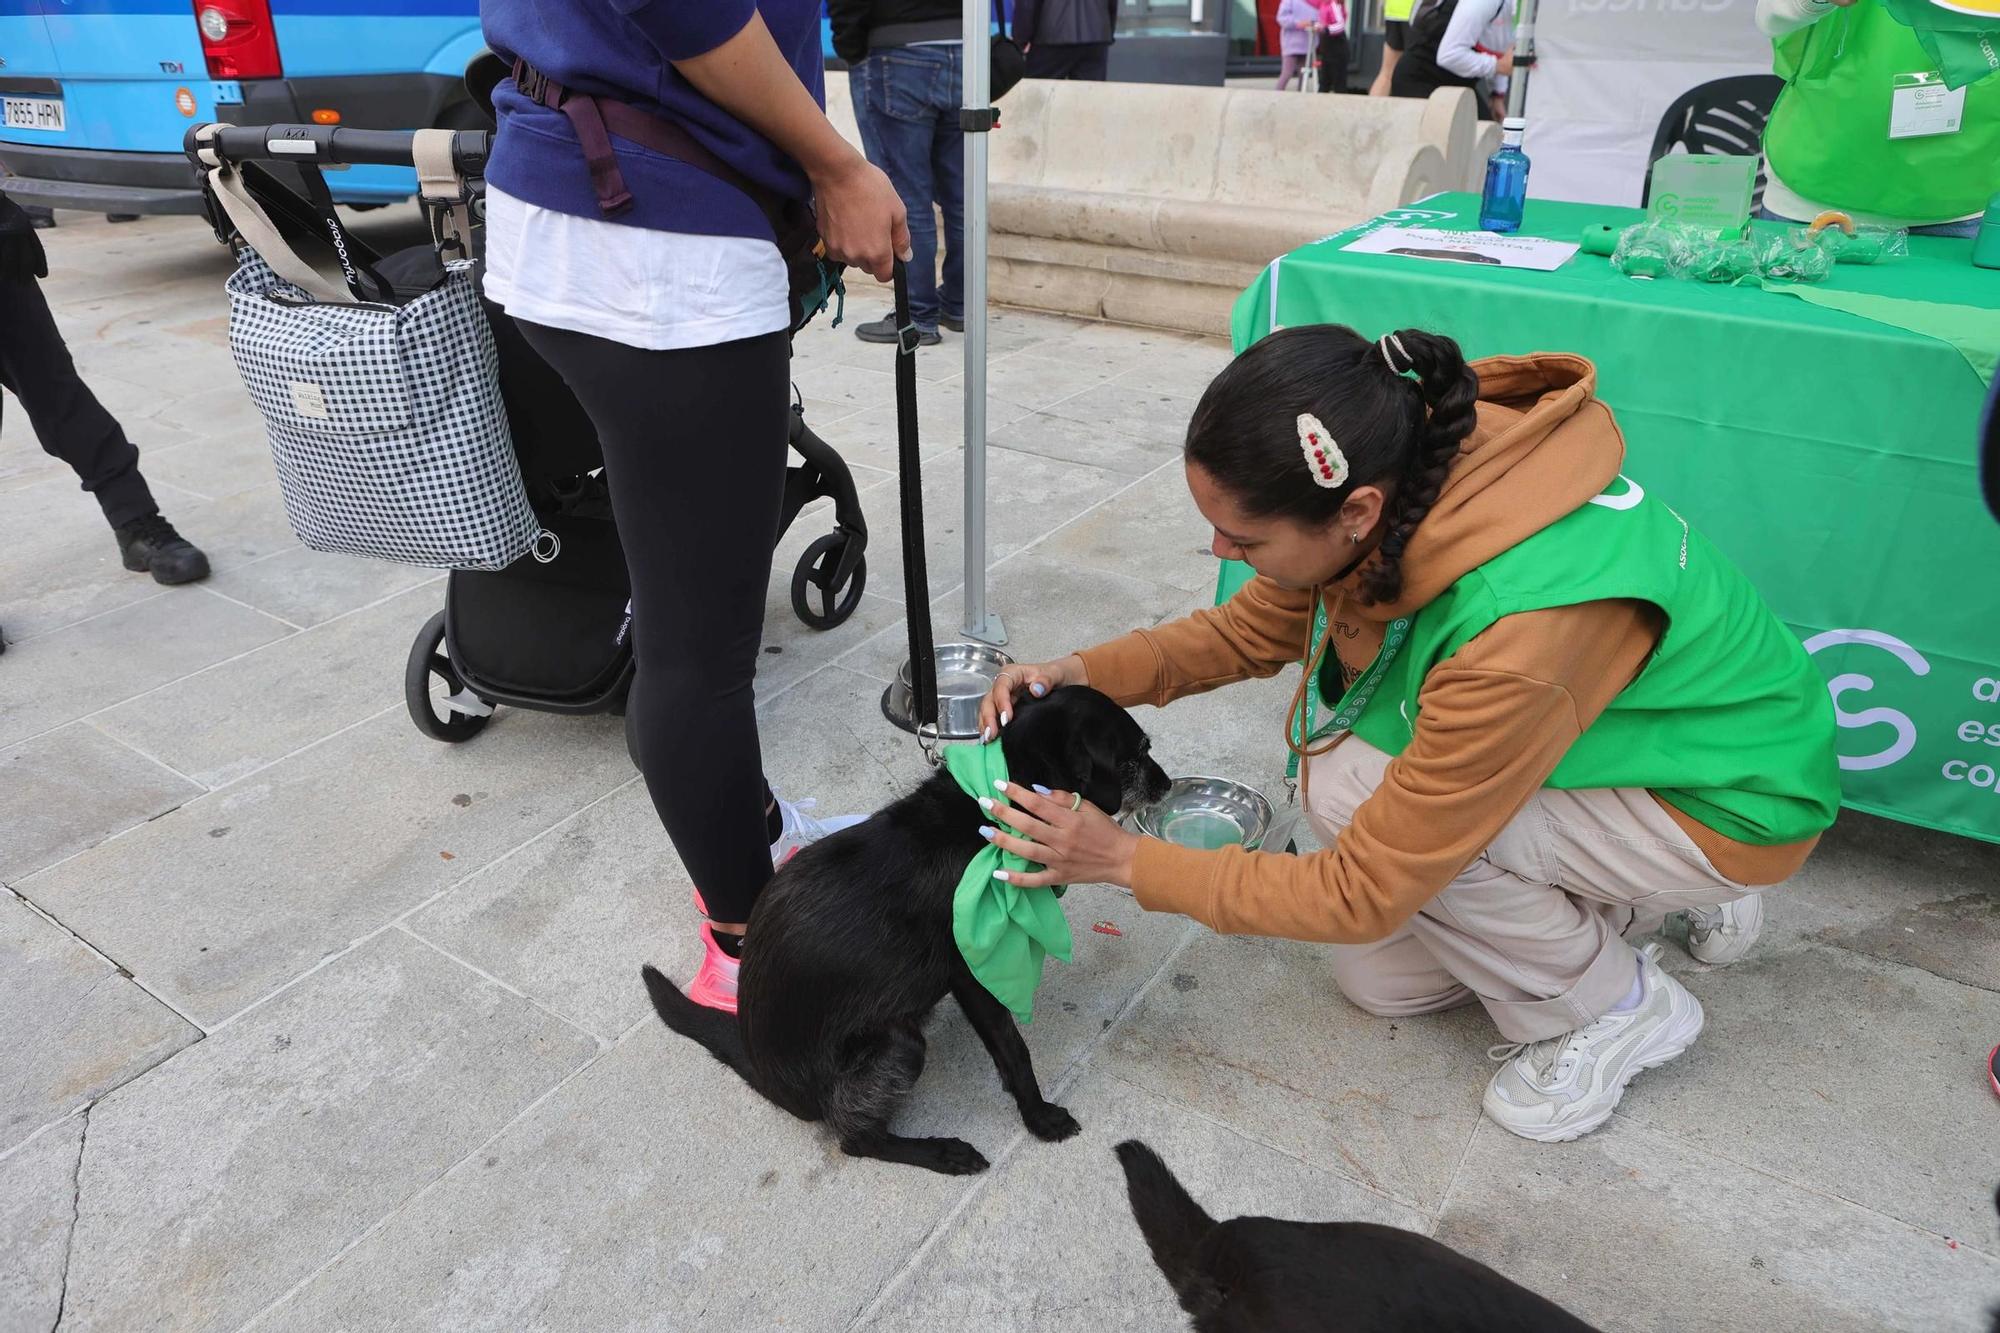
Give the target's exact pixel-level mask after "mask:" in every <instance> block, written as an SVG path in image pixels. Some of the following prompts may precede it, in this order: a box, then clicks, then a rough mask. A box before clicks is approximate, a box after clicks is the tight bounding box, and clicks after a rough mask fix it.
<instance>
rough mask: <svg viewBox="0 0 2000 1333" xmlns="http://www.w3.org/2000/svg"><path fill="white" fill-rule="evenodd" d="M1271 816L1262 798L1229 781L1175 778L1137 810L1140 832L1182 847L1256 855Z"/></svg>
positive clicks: (1266, 802) (1252, 789) (1225, 779)
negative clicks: (1235, 850)
mask: <svg viewBox="0 0 2000 1333" xmlns="http://www.w3.org/2000/svg"><path fill="white" fill-rule="evenodd" d="M1273 815H1274V812H1273V810H1272V808H1271V803H1270V802H1269V801H1268V800H1266V799H1264V793H1262V792H1260V791H1258V790H1257V789H1256V788H1255V787H1252V786H1248V785H1246V784H1244V783H1241V782H1232V781H1230V780H1229V779H1228V778H1209V777H1190V778H1175V779H1174V783H1173V785H1172V786H1171V787H1169V788H1167V794H1166V795H1165V796H1163V797H1161V798H1160V799H1159V801H1158V802H1156V803H1155V804H1153V805H1149V806H1147V807H1145V808H1144V809H1142V810H1140V811H1139V813H1138V814H1137V815H1136V816H1134V818H1133V820H1132V823H1133V824H1134V826H1135V827H1137V828H1138V830H1139V832H1141V833H1144V834H1147V835H1148V836H1150V837H1155V838H1160V839H1162V840H1164V841H1166V842H1171V843H1176V844H1178V845H1180V846H1182V847H1196V848H1201V849H1204V850H1212V849H1214V848H1217V847H1239V846H1240V847H1242V848H1243V849H1245V850H1246V851H1253V852H1254V851H1256V850H1257V849H1258V848H1259V847H1261V846H1262V845H1263V843H1264V835H1265V834H1267V833H1269V832H1270V831H1271V821H1272V818H1273Z"/></svg>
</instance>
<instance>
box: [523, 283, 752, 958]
mask: <svg viewBox="0 0 2000 1333" xmlns="http://www.w3.org/2000/svg"><path fill="white" fill-rule="evenodd" d="M516 323H517V324H519V326H520V329H521V332H522V334H523V335H524V336H525V337H526V338H527V340H528V343H529V345H530V346H532V347H533V348H534V349H535V351H536V352H538V353H540V354H541V356H542V357H543V359H545V360H546V361H548V363H549V364H550V365H552V366H554V367H555V369H556V371H557V372H558V373H560V374H561V375H562V377H563V379H564V380H566V381H567V382H568V383H569V386H570V388H571V390H572V391H574V392H575V394H576V396H577V400H578V401H579V402H581V403H582V404H583V409H584V411H586V412H588V413H589V414H590V420H591V423H592V424H593V425H594V426H595V427H596V428H597V434H598V438H599V440H600V441H601V442H602V444H603V446H604V474H605V477H606V478H607V479H608V480H609V481H610V483H611V508H612V512H613V514H614V515H615V516H616V518H617V520H618V536H619V540H620V541H621V542H622V543H623V544H624V547H625V565H626V569H627V571H628V572H629V573H630V574H631V576H632V635H633V639H632V643H633V650H634V653H635V654H636V656H637V659H638V673H637V675H636V676H635V678H634V680H633V683H632V696H631V699H630V700H629V702H628V703H627V708H628V709H629V710H630V713H631V719H630V720H631V723H632V727H633V731H634V734H635V738H636V740H637V748H638V752H639V769H640V771H641V772H642V773H644V774H645V777H646V790H647V791H648V792H649V793H651V795H652V798H653V808H654V809H655V810H657V811H658V812H659V815H660V822H661V823H662V824H663V825H665V827H666V830H667V836H668V837H669V838H671V839H672V840H673V844H674V850H675V851H677V852H679V853H680V857H681V861H682V862H683V864H685V865H686V866H687V868H688V873H689V874H690V875H692V876H694V882H695V887H696V888H697V889H698V890H700V892H701V895H702V898H703V900H704V901H705V902H706V903H707V904H708V912H709V915H710V916H711V917H712V918H714V919H715V920H717V921H730V922H735V921H747V920H749V918H750V906H751V904H752V903H753V902H755V901H756V898H757V894H758V892H759V891H760V890H762V889H763V887H764V884H765V882H766V881H768V880H769V879H770V878H771V847H770V837H769V833H768V831H767V829H766V825H765V810H764V807H765V803H766V801H767V800H768V799H769V789H768V788H767V787H766V786H765V783H764V767H763V755H762V752H761V751H760V749H759V746H758V740H757V711H756V692H755V679H756V674H757V656H758V650H759V648H760V647H761V645H762V642H763V635H764V596H765V592H766V589H767V587H768V585H769V582H770V573H771V549H772V547H774V546H775V545H776V544H777V541H778V521H779V518H780V516H781V515H782V513H783V506H784V494H785V452H786V450H787V448H788V447H789V445H788V444H787V439H788V435H789V427H790V412H791V399H790V377H791V355H792V354H791V338H790V336H789V335H787V334H785V333H770V334H765V335H764V336H762V337H758V338H745V339H742V340H741V341H738V342H731V343H722V344H720V345H719V346H715V347H692V348H687V349H684V350H678V351H669V352H652V351H645V350H643V349H641V348H637V347H630V346H627V345H626V344H624V343H619V342H612V341H611V340H610V339H607V338H599V337H595V336H593V335H591V334H587V333H573V332H570V331H568V330H565V329H551V328H547V327H545V326H542V325H539V324H530V323H528V322H527V321H525V320H518V321H516Z"/></svg>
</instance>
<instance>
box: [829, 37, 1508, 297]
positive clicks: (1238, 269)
mask: <svg viewBox="0 0 2000 1333" xmlns="http://www.w3.org/2000/svg"><path fill="white" fill-rule="evenodd" d="M1000 106H1001V127H1000V129H999V130H997V131H995V133H994V135H993V143H992V148H991V154H990V163H991V166H990V171H989V177H988V205H989V206H988V214H989V217H988V243H987V244H988V251H989V256H990V261H991V262H990V264H989V267H988V289H989V291H990V293H991V296H992V299H993V300H994V301H995V302H997V303H1000V304H1004V305H1016V306H1026V307H1029V308H1031V309H1037V310H1051V311H1057V312H1060V313H1063V314H1072V315H1084V316H1088V317H1090V318H1096V319H1108V320H1114V321H1117V322H1119V323H1126V324H1147V325H1154V326H1158V327H1163V328H1174V329H1186V330H1189V331H1191V332H1197V333H1226V332H1227V331H1228V327H1229V309H1230V305H1231V303H1232V302H1234V300H1235V299H1236V296H1237V295H1238V293H1240V292H1241V291H1242V290H1243V288H1244V287H1246V286H1248V285H1249V283H1250V281H1251V280H1252V279H1253V278H1255V277H1256V275H1257V272H1258V270H1259V269H1260V268H1262V267H1263V266H1264V265H1265V264H1268V263H1269V262H1270V261H1271V260H1272V258H1274V257H1275V256H1277V255H1281V254H1284V253H1286V252H1287V251H1289V250H1293V249H1296V248H1297V247H1298V246H1301V245H1304V244H1306V243H1307V242H1309V241H1314V240H1317V239H1319V238H1320V237H1322V236H1325V235H1327V234H1329V233H1331V232H1336V231H1339V230H1341V229H1342V228H1345V227H1348V226H1351V225H1353V224H1354V223H1357V222H1360V221H1363V220H1364V219H1366V218H1369V217H1373V216H1374V215H1375V214H1377V213H1380V212H1382V211H1384V210H1385V209H1390V208H1394V207H1396V206H1398V205H1399V204H1406V203H1410V202H1412V201H1414V200H1417V199H1421V198H1423V197H1424V196H1426V195H1430V194H1434V193H1437V192H1438V191H1441V190H1456V189H1466V188H1476V185H1477V183H1476V180H1475V179H1474V178H1475V177H1476V175H1477V174H1478V172H1479V171H1480V169H1481V166H1482V160H1481V159H1477V158H1475V151H1476V142H1477V122H1476V120H1475V111H1474V103H1473V95H1472V94H1471V93H1470V92H1469V91H1467V90H1465V89H1449V90H1443V91H1440V92H1437V93H1435V94H1433V95H1432V96H1431V97H1430V98H1429V99H1427V100H1423V101H1418V100H1413V99H1395V98H1368V97H1355V96H1338V95H1332V94H1328V95H1324V96H1320V95H1305V94H1299V93H1276V92H1269V91H1262V90H1250V89H1225V88H1188V87H1176V86H1168V85H1158V84H1137V83H1084V82H1046V81H1042V80H1033V79H1031V80H1029V81H1027V82H1025V83H1023V84H1021V85H1020V86H1019V87H1017V88H1015V89H1014V90H1013V91H1012V92H1010V93H1008V95H1007V96H1006V98H1005V99H1004V100H1003V101H1002V102H1001V104H1000ZM827 109H828V114H829V115H830V116H831V117H832V118H833V121H834V124H835V125H836V126H838V127H839V128H840V130H841V132H842V133H843V134H846V135H847V136H848V137H849V138H850V139H853V140H854V141H855V142H857V143H858V142H859V141H860V139H859V135H858V134H857V133H856V132H855V129H854V116H853V108H852V106H851V105H850V103H849V101H848V97H847V86H846V79H845V76H843V75H838V74H831V75H829V76H828V79H827Z"/></svg>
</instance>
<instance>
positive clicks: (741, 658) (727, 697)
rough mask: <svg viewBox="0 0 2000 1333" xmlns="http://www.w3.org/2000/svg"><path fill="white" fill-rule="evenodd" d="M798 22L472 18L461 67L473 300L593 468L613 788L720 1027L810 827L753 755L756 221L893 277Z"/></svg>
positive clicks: (765, 424) (782, 0)
mask: <svg viewBox="0 0 2000 1333" xmlns="http://www.w3.org/2000/svg"><path fill="white" fill-rule="evenodd" d="M819 12H820V6H819V3H818V0H762V2H761V3H757V0H481V5H480V17H481V20H482V23H483V25H484V27H485V32H486V40H487V43H488V44H489V45H490V46H491V47H492V48H493V49H494V51H496V52H497V53H499V54H500V55H501V56H502V58H503V59H507V60H510V61H517V62H521V63H520V64H517V66H516V77H515V78H514V79H511V80H509V81H506V82H503V83H502V84H501V85H500V87H499V88H498V89H497V90H496V96H495V99H494V101H495V111H496V113H497V116H498V119H499V123H500V132H499V137H498V140H497V141H496V143H495V146H494V150H493V156H492V161H491V162H490V164H489V165H488V169H487V182H488V187H489V190H488V195H487V217H486V243H487V271H486V293H487V295H488V296H490V297H492V298H493V299H494V300H495V301H497V302H498V303H499V304H500V305H501V306H503V307H504V308H505V309H506V311H507V313H508V314H509V315H511V316H512V317H513V318H514V319H515V320H516V322H517V323H519V325H520V327H521V330H522V332H523V333H524V335H525V336H526V337H527V339H528V341H529V343H530V344H531V345H533V347H534V348H535V350H536V351H537V352H539V353H540V354H541V355H542V356H543V357H544V358H545V359H547V360H548V362H549V363H550V364H551V365H553V366H554V367H555V368H556V370H557V371H558V372H560V373H561V375H562V376H563V378H564V379H565V380H566V381H568V383H569V386H570V388H571V389H572V390H574V391H575V393H576V396H577V398H578V400H579V401H580V402H581V403H582V404H583V406H584V409H585V410H586V411H587V412H589V414H590V418H591V422H592V424H593V425H594V426H595V427H596V429H597V434H598V436H599V438H600V440H601V441H602V443H603V447H604V460H605V474H606V477H607V478H608V480H609V481H610V485H611V503H612V508H613V511H614V513H615V514H616V517H617V520H618V532H619V537H620V540H621V541H622V542H623V543H624V547H625V561H626V564H627V566H628V568H629V571H630V574H631V578H632V611H633V635H634V639H633V643H634V649H635V652H636V655H637V661H638V674H637V677H636V679H635V680H634V683H633V687H632V698H631V702H630V704H629V707H630V709H631V711H632V722H633V724H634V731H635V733H636V739H637V748H638V754H639V765H640V768H641V770H642V771H643V772H644V773H645V777H646V786H647V790H648V791H649V792H650V793H651V794H652V798H653V804H654V807H655V808H656V809H657V810H658V811H659V815H660V820H661V822H662V823H663V824H664V825H665V826H666V830H667V834H668V836H669V837H670V838H671V839H672V840H673V844H674V848H675V850H676V851H678V852H679V853H680V856H681V860H682V861H683V862H684V863H685V864H686V866H687V868H688V872H689V874H690V875H691V876H693V878H694V882H695V885H696V905H697V906H698V907H700V908H702V910H703V912H704V914H705V915H707V916H708V917H709V918H710V919H709V920H708V921H706V922H704V923H703V924H702V925H701V927H700V933H701V937H702V940H703V943H704V945H705V946H706V947H705V956H704V958H703V962H702V966H701V970H700V972H699V973H698V974H697V976H696V978H695V980H694V983H693V985H691V986H690V987H689V990H688V994H689V996H690V997H691V998H693V999H695V1000H697V1001H699V1002H701V1003H703V1004H708V1005H711V1006H713V1007H715V1008H718V1009H723V1010H727V1011H730V1012H734V1010H735V1008H736V970H737V961H736V960H737V959H738V958H739V957H740V955H741V952H742V938H743V929H744V923H745V922H746V921H748V920H749V917H750V906H751V904H752V902H754V901H755V899H756V896H757V894H758V892H759V891H760V890H761V889H762V888H763V886H764V883H765V881H767V880H768V879H769V878H770V877H771V868H772V865H773V863H774V861H776V860H779V859H782V857H783V856H784V855H785V854H786V853H787V852H789V851H790V850H791V849H792V848H793V847H795V846H797V845H799V844H800V843H803V842H808V841H811V840H812V839H813V838H815V837H817V836H821V835H823V834H824V833H826V832H828V831H830V828H831V827H832V825H833V821H828V822H826V823H822V822H820V821H815V820H812V819H810V818H809V817H807V816H806V815H805V814H804V813H803V808H804V803H801V805H796V806H795V805H792V804H791V803H789V802H785V801H780V800H778V799H776V798H775V797H774V796H773V794H772V793H771V790H770V788H769V787H768V785H766V783H765V781H764V777H763V764H762V757H761V754H760V750H759V745H758V737H757V718H756V712H755V693H754V684H753V682H754V678H755V675H756V666H757V657H758V649H759V646H760V641H761V638H762V632H763V620H764V600H765V593H766V585H767V582H768V579H769V571H770V565H771V551H772V548H773V546H774V545H775V544H776V542H777V538H778V524H779V517H780V506H781V501H782V499H783V494H784V474H785V453H786V449H787V447H788V445H787V438H788V424H789V423H788V414H789V411H790V364H791V332H792V325H793V316H792V310H791V306H792V301H791V282H790V279H789V276H788V272H787V262H788V258H791V256H787V255H785V254H781V252H780V250H779V243H780V241H781V239H782V238H780V237H779V236H778V234H777V228H776V227H775V226H774V223H773V221H772V219H771V217H770V216H768V215H767V214H768V213H769V212H771V211H773V209H774V207H775V205H774V204H773V201H782V202H784V203H786V204H789V205H790V206H791V208H792V210H793V211H794V213H796V210H797V209H798V208H799V207H801V206H803V205H804V203H805V202H806V201H810V203H811V205H812V207H813V208H814V209H816V211H817V214H818V223H819V234H820V236H821V237H822V238H823V239H824V241H825V244H826V249H827V252H828V255H829V257H831V258H833V259H836V260H844V261H846V262H848V263H851V264H855V265H857V266H859V267H861V268H862V269H865V270H866V271H868V272H869V273H871V274H873V275H874V276H875V277H877V278H878V279H882V280H887V279H888V278H889V277H890V274H891V269H892V266H893V261H894V260H896V259H899V258H900V259H905V260H907V259H908V258H909V257H910V237H909V230H908V227H907V225H906V223H905V219H904V211H903V204H902V201H901V200H900V199H898V198H897V195H896V191H895V188H894V187H893V186H892V185H890V183H889V180H888V178H887V177H886V176H884V175H883V174H882V173H881V172H880V171H879V170H877V169H876V168H875V167H873V166H870V165H869V164H868V162H867V160H866V159H864V158H863V157H862V156H861V154H860V153H859V152H857V151H856V150H855V149H854V148H852V147H851V146H849V145H848V143H847V142H846V141H845V140H843V139H842V138H841V137H840V135H839V133H838V132H836V131H835V130H834V128H833V126H832V125H831V124H830V123H829V122H828V121H827V119H826V115H825V113H824V111H823V109H822V108H823V106H824V100H825V97H824V92H823V89H822V79H821V57H820V27H819ZM524 85H525V86H524ZM530 93H533V94H534V96H530ZM591 98H595V99H597V103H596V104H593V103H592V102H591V100H590V99H591ZM614 102H615V103H623V104H625V105H626V107H628V108H633V109H636V110H637V111H638V112H639V113H642V114H643V115H644V116H646V117H648V118H650V119H652V120H654V121H660V122H665V123H666V125H667V126H669V127H670V128H671V129H673V130H675V131H676V132H678V133H679V134H680V135H681V136H682V137H683V138H684V139H691V140H692V141H693V146H692V147H689V148H686V149H684V150H683V151H682V153H681V154H680V156H679V157H676V156H670V155H668V154H666V153H664V152H660V151H656V150H655V149H653V148H647V147H642V146H640V145H639V144H638V143H634V142H632V141H630V140H628V139H625V138H620V137H617V136H615V135H612V136H607V135H606V133H605V130H604V125H603V118H602V113H601V106H602V104H609V103H614ZM558 107H560V109H558ZM587 147H588V148H589V149H591V150H594V151H589V152H587V151H586V148H587ZM704 158H705V159H706V160H705V161H704V162H703V165H699V166H698V165H694V160H696V159H704ZM745 186H747V187H748V188H747V189H746V188H745ZM752 192H754V193H755V195H757V196H759V197H753V193H752Z"/></svg>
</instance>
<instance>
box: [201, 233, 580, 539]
mask: <svg viewBox="0 0 2000 1333" xmlns="http://www.w3.org/2000/svg"><path fill="white" fill-rule="evenodd" d="M444 274H445V276H444V279H443V281H442V282H440V283H439V284H438V285H436V286H435V287H433V288H431V289H430V290H429V291H426V292H424V293H422V294H420V295H418V296H416V297H413V298H411V299H410V300H409V301H407V302H406V303H404V304H401V305H387V304H373V303H366V302H363V303H355V304H344V303H333V302H327V301H320V300H315V299H314V298H313V297H312V296H310V295H308V294H307V293H306V292H305V291H304V290H302V289H301V288H298V287H295V286H293V285H292V284H291V283H288V282H286V281H285V280H284V279H283V278H280V277H279V276H278V275H277V274H276V273H274V272H273V271H272V270H271V268H270V266H269V265H267V264H266V263H265V262H264V261H263V259H262V258H260V257H259V256H258V254H257V252H256V251H255V250H248V249H246V250H245V251H244V253H243V258H242V262H241V263H240V265H239V266H238V268H237V270H236V272H235V273H234V274H233V275H232V276H231V277H230V279H229V281H228V283H227V285H226V286H227V291H228V293H229V350H230V352H231V354H232V355H233V356H234V357H235V359H236V369H237V371H238V372H239V373H240V374H241V375H242V376H243V383H244V384H245V386H247V387H248V388H249V390H250V396H251V398H252V399H253V400H255V402H256V404H257V409H258V411H260V412H262V413H263V415H264V423H265V426H266V428H267V429H268V431H269V434H270V440H271V458H272V461H273V462H274V463H275V464H276V465H277V469H278V485H279V489H280V490H281V491H282V492H283V493H284V499H285V512H286V515H287V516H288V517H289V518H290V519H291V523H292V530H293V531H294V532H296V533H297V534H298V538H299V540H300V541H301V542H304V543H305V544H306V545H307V546H309V547H311V548H312V549H313V550H315V551H333V552H339V553H341V554H345V555H362V556H373V557H375V558H377V559H382V560H395V561H398V562H400V563H403V564H407V565H424V566H428V567H431V568H437V569H500V568H502V567H504V566H506V565H508V564H511V563H512V562H513V561H515V560H517V559H519V558H520V557H521V556H523V555H526V554H527V553H528V552H529V550H530V548H531V547H532V546H533V545H534V543H535V541H536V538H537V536H538V535H539V533H540V532H541V525H540V523H539V522H537V521H536V518H535V513H534V510H533V509H532V508H531V507H530V506H529V504H528V496H527V491H526V489H525V488H524V486H523V485H522V481H521V469H520V464H519V463H518V462H517V461H516V459H515V457H514V445H513V437H512V436H511V435H510V434H509V432H508V429H507V412H506V408H505V407H504V405H503V404H502V402H501V399H500V382H499V379H498V374H497V364H496V361H495V357H494V351H493V335H492V331H491V330H490V329H489V328H488V327H487V324H486V315H485V313H484V311H482V310H481V309H480V305H479V297H478V293H477V292H476V291H475V289H474V286H473V280H472V265H471V264H470V263H468V262H459V263H454V264H450V265H448V266H446V268H445V270H444Z"/></svg>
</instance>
